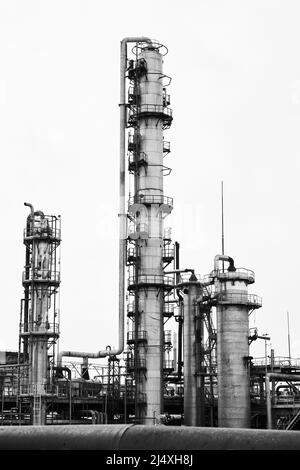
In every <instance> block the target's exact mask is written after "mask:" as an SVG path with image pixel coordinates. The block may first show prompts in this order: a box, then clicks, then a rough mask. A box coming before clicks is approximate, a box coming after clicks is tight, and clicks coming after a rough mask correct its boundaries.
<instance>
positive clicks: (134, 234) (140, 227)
mask: <svg viewBox="0 0 300 470" xmlns="http://www.w3.org/2000/svg"><path fill="white" fill-rule="evenodd" d="M128 237H129V238H132V239H136V238H139V237H141V238H144V237H148V225H147V224H139V223H138V224H130V225H129V226H128Z"/></svg>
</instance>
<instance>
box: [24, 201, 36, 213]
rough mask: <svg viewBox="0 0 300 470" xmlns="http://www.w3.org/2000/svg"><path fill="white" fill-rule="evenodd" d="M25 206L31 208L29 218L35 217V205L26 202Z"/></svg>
mask: <svg viewBox="0 0 300 470" xmlns="http://www.w3.org/2000/svg"><path fill="white" fill-rule="evenodd" d="M24 206H27V207H30V216H28V217H33V215H34V209H33V205H32V204H29V202H24Z"/></svg>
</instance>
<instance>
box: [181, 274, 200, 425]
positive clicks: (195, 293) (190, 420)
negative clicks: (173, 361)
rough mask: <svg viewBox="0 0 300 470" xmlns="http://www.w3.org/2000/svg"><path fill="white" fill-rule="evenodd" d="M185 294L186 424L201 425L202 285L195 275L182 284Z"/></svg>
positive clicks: (184, 369)
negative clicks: (198, 339) (199, 323)
mask: <svg viewBox="0 0 300 470" xmlns="http://www.w3.org/2000/svg"><path fill="white" fill-rule="evenodd" d="M181 287H182V289H183V292H184V294H185V295H184V314H183V351H184V352H183V372H184V424H185V426H198V425H199V417H200V413H199V411H200V410H199V407H200V403H199V388H198V387H197V363H196V321H197V318H196V314H197V299H198V298H199V296H200V295H201V285H200V282H199V281H198V279H197V277H196V276H195V274H192V275H191V276H190V277H189V279H187V280H186V281H182V282H181Z"/></svg>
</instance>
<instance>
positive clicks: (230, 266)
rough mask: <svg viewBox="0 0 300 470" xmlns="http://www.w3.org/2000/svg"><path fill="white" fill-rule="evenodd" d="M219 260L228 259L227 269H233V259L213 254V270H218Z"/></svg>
mask: <svg viewBox="0 0 300 470" xmlns="http://www.w3.org/2000/svg"><path fill="white" fill-rule="evenodd" d="M219 261H228V262H229V268H228V271H235V267H234V261H233V259H232V258H231V257H230V256H226V255H216V256H215V260H214V270H215V271H218V269H219Z"/></svg>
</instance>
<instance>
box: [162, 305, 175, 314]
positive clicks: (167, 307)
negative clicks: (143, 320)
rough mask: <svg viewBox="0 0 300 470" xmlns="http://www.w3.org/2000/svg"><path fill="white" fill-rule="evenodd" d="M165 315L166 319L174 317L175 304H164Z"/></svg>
mask: <svg viewBox="0 0 300 470" xmlns="http://www.w3.org/2000/svg"><path fill="white" fill-rule="evenodd" d="M163 315H164V317H172V316H173V315H174V304H164V306H163Z"/></svg>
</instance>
